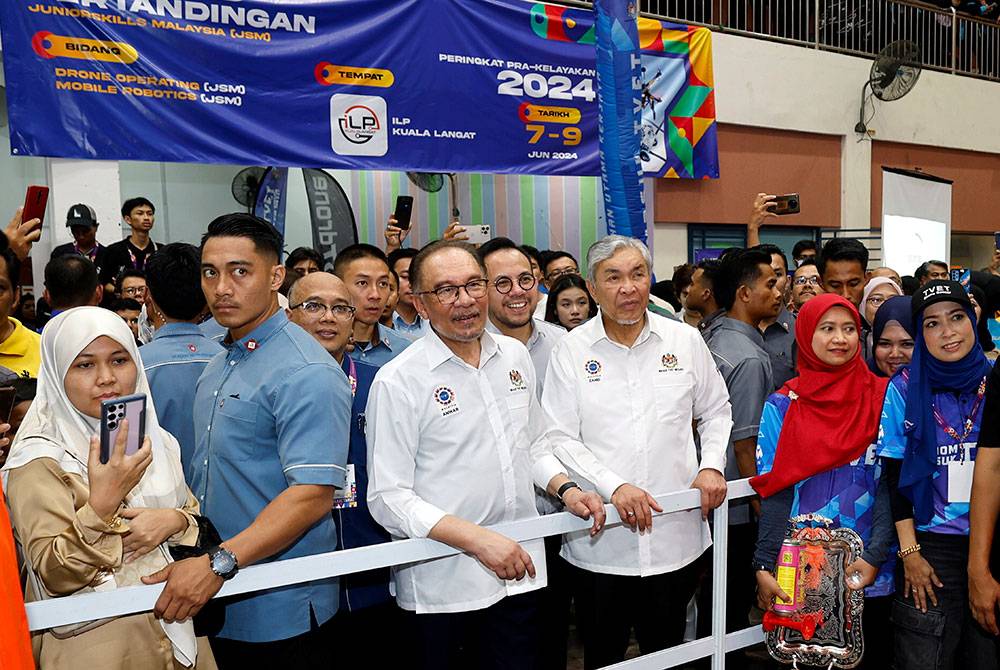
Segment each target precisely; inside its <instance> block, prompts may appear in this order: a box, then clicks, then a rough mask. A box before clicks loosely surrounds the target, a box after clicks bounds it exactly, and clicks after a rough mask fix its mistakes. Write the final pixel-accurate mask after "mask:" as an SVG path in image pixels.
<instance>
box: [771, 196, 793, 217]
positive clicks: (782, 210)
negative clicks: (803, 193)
mask: <svg viewBox="0 0 1000 670" xmlns="http://www.w3.org/2000/svg"><path fill="white" fill-rule="evenodd" d="M773 202H774V209H772V210H771V211H772V212H774V213H775V214H777V215H778V216H783V215H785V214H798V213H799V194H798V193H789V194H788V195H779V196H778V197H777V198H775V199H774V201H773Z"/></svg>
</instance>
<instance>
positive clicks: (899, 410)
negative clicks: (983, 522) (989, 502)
mask: <svg viewBox="0 0 1000 670" xmlns="http://www.w3.org/2000/svg"><path fill="white" fill-rule="evenodd" d="M908 372H909V370H908V369H904V370H903V371H902V372H900V373H899V374H896V375H895V376H894V377H893V378H892V379H891V380H889V388H888V389H887V390H886V392H885V402H884V403H883V404H882V422H881V423H880V424H879V429H878V455H879V456H881V457H883V458H895V459H902V458H903V456H904V455H905V454H906V434H905V433H904V430H903V421H904V420H905V419H906V394H907V389H908V388H909V380H910V377H909V374H907V373H908ZM976 398H977V396H976V394H975V393H963V394H961V395H956V394H955V393H952V392H950V391H944V392H942V393H934V394H933V395H932V399H933V403H934V407H935V408H936V409H937V410H938V412H939V413H940V414H941V418H943V419H944V421H945V423H947V424H948V425H949V426H951V427H952V428H954V429H955V430H956V431H958V432H959V433H960V434H961V433H963V432H965V429H964V427H963V424H964V423H965V419H966V417H968V416H969V413H970V412H971V411H972V409H973V407H974V406H975V405H976ZM982 418H983V403H979V409H978V411H977V412H976V415H975V416H974V417H973V424H972V430H971V431H970V432H969V434H968V436H967V437H966V438H965V439H964V440H962V441H961V443H957V441H956V440H955V439H954V438H952V437H950V436H949V435H948V434H947V433H946V432H945V431H944V430H943V429H942V428H941V426H940V425H939V424H938V422H937V421H935V419H934V417H927V419H928V420H929V421H932V422H933V425H934V431H935V437H936V438H937V442H936V443H937V445H938V457H937V470H936V471H935V472H934V482H933V487H934V516H933V517H931V520H930V522H929V523H926V524H919V523H918V524H916V529H917V530H919V531H922V532H930V533H944V534H947V535H968V534H969V498H970V496H971V494H972V471H973V469H974V468H975V462H976V445H977V444H978V442H979V427H980V424H981V423H982Z"/></svg>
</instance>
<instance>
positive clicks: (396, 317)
mask: <svg viewBox="0 0 1000 670" xmlns="http://www.w3.org/2000/svg"><path fill="white" fill-rule="evenodd" d="M392 323H393V326H394V328H393V330H395V331H396V334H397V335H402V336H403V337H406V338H408V339H411V340H417V339H419V338H421V337H423V336H424V335H425V334H426V333H427V329H428V328H430V327H431V324H430V323H428V322H427V321H425V320H424V319H423V317H422V316H420V315H419V314H417V316H416V318H414V319H413V323H407V322H406V321H405V320H404V319H403V317H402V316H400V314H399V312H393V313H392Z"/></svg>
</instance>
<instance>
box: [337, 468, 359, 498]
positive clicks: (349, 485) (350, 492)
mask: <svg viewBox="0 0 1000 670" xmlns="http://www.w3.org/2000/svg"><path fill="white" fill-rule="evenodd" d="M357 506H358V485H357V482H356V480H355V479H354V464H353V463H348V464H347V476H346V477H345V478H344V488H342V489H336V492H335V493H334V494H333V509H348V508H351V507H357Z"/></svg>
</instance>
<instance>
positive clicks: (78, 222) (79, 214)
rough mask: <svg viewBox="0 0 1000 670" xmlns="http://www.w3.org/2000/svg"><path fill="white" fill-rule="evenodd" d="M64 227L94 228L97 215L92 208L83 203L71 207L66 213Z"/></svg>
mask: <svg viewBox="0 0 1000 670" xmlns="http://www.w3.org/2000/svg"><path fill="white" fill-rule="evenodd" d="M66 226H67V227H69V226H87V227H96V226H97V213H96V212H94V208H93V207H91V206H90V205H84V204H83V203H80V204H77V205H73V206H72V207H70V208H69V211H68V212H66Z"/></svg>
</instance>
